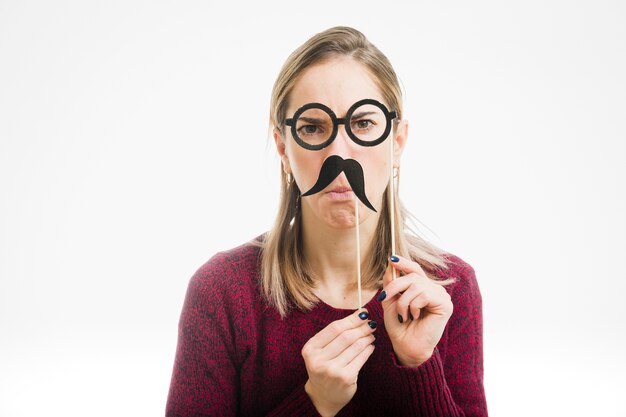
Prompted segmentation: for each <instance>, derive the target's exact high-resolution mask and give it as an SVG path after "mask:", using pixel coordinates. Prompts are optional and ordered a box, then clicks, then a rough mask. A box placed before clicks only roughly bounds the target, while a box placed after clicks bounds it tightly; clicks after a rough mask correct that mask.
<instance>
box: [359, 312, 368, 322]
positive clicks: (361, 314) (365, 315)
mask: <svg viewBox="0 0 626 417" xmlns="http://www.w3.org/2000/svg"><path fill="white" fill-rule="evenodd" d="M369 316H370V315H369V313H368V312H367V311H361V312H360V313H359V318H360V319H361V320H367V319H368V318H369Z"/></svg>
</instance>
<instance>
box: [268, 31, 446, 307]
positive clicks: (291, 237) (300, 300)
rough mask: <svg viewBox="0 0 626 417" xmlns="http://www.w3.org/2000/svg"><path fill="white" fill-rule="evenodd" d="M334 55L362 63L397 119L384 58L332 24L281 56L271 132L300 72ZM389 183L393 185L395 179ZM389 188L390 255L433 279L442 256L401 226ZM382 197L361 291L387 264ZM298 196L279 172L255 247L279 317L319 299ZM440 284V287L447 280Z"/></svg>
mask: <svg viewBox="0 0 626 417" xmlns="http://www.w3.org/2000/svg"><path fill="white" fill-rule="evenodd" d="M337 57H350V58H352V59H354V60H355V61H356V62H358V63H360V64H362V65H364V66H365V67H366V68H367V69H368V70H369V71H370V73H371V74H372V75H373V78H374V80H375V82H376V84H377V86H378V88H379V89H380V91H381V93H382V95H383V97H384V99H385V101H386V102H387V103H388V104H389V105H390V106H391V109H394V110H395V111H396V112H397V115H398V119H401V118H402V92H401V90H400V84H399V82H398V77H397V76H396V73H395V71H394V69H393V67H392V66H391V63H390V62H389V60H388V59H387V57H386V56H385V55H384V54H383V53H382V52H380V50H378V48H376V46H374V45H373V44H372V43H370V42H369V41H368V40H367V38H365V36H364V35H363V34H362V33H361V32H359V31H358V30H355V29H353V28H350V27H345V26H338V27H334V28H331V29H328V30H326V31H324V32H321V33H318V34H316V35H315V36H313V37H312V38H310V39H309V40H308V41H306V42H305V43H304V44H303V45H302V46H300V47H299V48H298V49H296V50H295V51H294V52H293V53H292V54H291V55H290V56H289V57H288V58H287V61H286V62H285V64H284V65H283V67H282V69H281V71H280V73H279V74H278V77H277V79H276V82H275V83H274V87H273V90H272V98H271V104H270V128H271V129H274V128H276V129H279V130H280V131H281V132H284V122H285V118H286V115H285V113H286V109H287V107H288V100H289V94H290V92H291V91H292V89H293V87H294V85H295V83H296V82H297V80H298V77H299V76H300V75H301V74H302V72H303V71H304V70H305V69H307V68H308V67H309V66H311V65H314V64H317V63H320V62H322V61H325V60H328V59H332V58H337ZM394 130H395V129H394ZM392 134H393V133H392ZM398 176H399V175H398ZM394 180H395V181H399V178H395V179H394ZM395 190H396V193H395V195H394V196H393V198H394V207H395V219H396V222H395V230H394V234H395V241H396V252H397V254H398V255H401V256H404V257H408V258H411V259H413V260H414V261H416V262H418V263H419V264H420V265H421V266H422V268H424V270H425V271H426V273H427V275H428V276H429V277H430V278H432V279H436V277H435V276H434V275H432V274H433V272H434V270H435V269H437V268H443V269H445V268H446V267H447V265H446V261H445V259H444V257H443V255H444V254H445V252H444V251H442V250H441V249H439V248H437V247H436V246H434V245H432V244H430V243H429V242H427V241H426V240H424V239H422V238H421V237H419V236H417V234H416V233H413V232H412V231H411V230H410V229H409V228H408V227H407V225H406V218H407V217H408V216H410V214H409V213H408V211H407V210H406V209H405V208H404V206H403V205H402V203H401V201H400V199H399V198H398V194H397V191H398V187H397V186H396V187H395ZM388 194H389V193H388V192H386V193H385V195H384V198H383V204H382V209H381V214H380V216H379V220H378V224H377V226H376V232H375V236H374V240H373V244H372V245H371V248H370V252H369V253H368V254H367V256H365V259H366V261H365V263H364V264H363V265H362V273H361V280H362V285H363V288H370V289H371V288H380V286H381V285H382V277H383V274H384V272H385V269H386V268H387V265H388V261H387V260H388V258H389V256H390V255H392V254H391V253H390V250H391V230H390V229H391V222H390V216H389V211H390V208H389V206H390V204H389V201H388ZM299 198H300V190H299V189H298V186H297V185H296V183H295V181H289V182H288V179H287V177H286V174H285V173H284V172H283V171H282V169H281V185H280V202H279V208H278V214H277V216H276V221H275V223H274V227H273V228H272V229H271V230H270V231H269V232H268V233H267V234H266V235H265V238H264V240H263V241H262V242H260V245H261V248H262V251H261V284H262V285H261V286H262V290H263V294H264V296H265V298H266V300H267V302H268V303H269V304H270V305H271V306H273V307H275V308H276V309H277V310H278V312H279V313H280V314H281V316H283V317H284V316H286V315H287V313H288V312H289V310H290V309H292V308H298V309H301V310H305V311H306V310H310V309H311V308H313V306H315V304H316V303H317V302H318V301H319V300H318V299H317V297H316V296H315V294H314V293H313V289H314V286H315V282H314V280H313V278H312V273H311V269H310V266H309V265H308V263H307V261H306V259H305V257H304V251H303V246H302V224H301V220H302V219H301V210H300V209H299ZM440 282H441V283H442V284H446V283H447V282H449V281H440ZM355 286H356V283H355Z"/></svg>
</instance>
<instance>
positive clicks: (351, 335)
mask: <svg viewBox="0 0 626 417" xmlns="http://www.w3.org/2000/svg"><path fill="white" fill-rule="evenodd" d="M373 332H374V329H372V328H371V327H370V326H368V325H367V323H366V322H363V323H362V324H361V325H360V326H359V327H355V328H354V329H350V330H346V331H345V332H343V333H340V334H338V335H337V337H335V338H334V339H333V340H332V341H331V342H330V343H329V344H327V345H326V346H325V347H323V348H322V349H321V351H320V356H321V357H322V358H324V359H326V360H332V359H335V358H337V357H338V356H340V355H341V354H342V352H344V351H345V350H346V349H349V348H350V347H351V346H353V345H354V344H355V343H357V342H358V341H359V340H360V339H362V338H366V337H367V338H369V337H370V336H371V335H372V333H373ZM371 338H372V339H373V338H374V336H371ZM361 343H363V342H361ZM370 343H371V342H370ZM363 347H365V346H363ZM350 360H352V358H350ZM350 360H348V361H346V363H347V362H350ZM344 365H345V363H344V364H343V365H341V366H344Z"/></svg>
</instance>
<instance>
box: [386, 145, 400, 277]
mask: <svg viewBox="0 0 626 417" xmlns="http://www.w3.org/2000/svg"><path fill="white" fill-rule="evenodd" d="M389 142H391V143H390V144H389V171H390V172H389V187H388V189H389V217H390V220H391V254H392V255H395V254H396V222H395V220H396V208H395V202H394V196H395V190H394V188H395V184H394V180H393V134H392V135H391V140H390V141H389ZM398 175H400V174H399V173H398ZM391 278H392V279H394V280H395V279H396V268H394V267H393V266H392V267H391Z"/></svg>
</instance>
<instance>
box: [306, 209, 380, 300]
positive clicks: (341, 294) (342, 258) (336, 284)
mask: <svg viewBox="0 0 626 417" xmlns="http://www.w3.org/2000/svg"><path fill="white" fill-rule="evenodd" d="M302 214H303V216H302V232H303V233H302V237H303V249H304V255H305V257H306V260H307V262H308V264H309V267H310V269H311V272H312V278H313V280H314V281H315V290H314V292H315V294H316V295H317V296H318V297H319V298H321V299H322V301H324V302H326V303H327V304H330V305H331V306H334V307H341V308H346V307H344V305H346V304H347V305H349V307H347V308H351V307H356V301H357V297H358V294H357V293H356V291H355V289H356V284H357V274H358V272H357V254H356V250H357V242H356V229H355V228H354V227H349V228H335V227H331V226H329V225H327V224H325V223H323V222H321V221H320V220H319V219H317V218H315V216H314V215H313V214H312V213H308V212H307V211H306V210H303V213H302ZM377 222H378V214H375V213H371V214H370V215H369V216H368V217H367V219H366V220H365V221H363V222H362V223H361V224H360V229H359V234H360V242H361V244H360V254H361V256H360V257H361V260H363V259H365V256H366V254H367V253H368V251H369V249H370V246H371V242H372V241H373V240H374V233H375V231H376V224H377ZM370 292H371V293H372V294H370ZM373 293H375V290H373V292H372V291H369V290H364V291H363V296H364V300H369V298H371V296H373ZM365 297H368V298H365Z"/></svg>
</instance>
